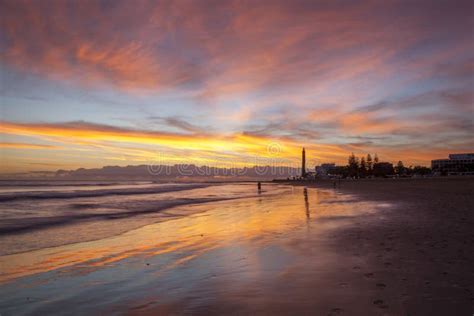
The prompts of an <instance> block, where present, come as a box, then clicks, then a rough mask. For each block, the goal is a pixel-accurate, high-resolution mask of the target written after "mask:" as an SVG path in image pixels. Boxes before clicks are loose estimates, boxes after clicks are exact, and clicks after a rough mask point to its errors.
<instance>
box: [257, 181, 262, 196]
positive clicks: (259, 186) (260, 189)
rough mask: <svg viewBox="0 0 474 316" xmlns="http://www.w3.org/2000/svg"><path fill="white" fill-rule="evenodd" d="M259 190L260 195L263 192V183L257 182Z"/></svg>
mask: <svg viewBox="0 0 474 316" xmlns="http://www.w3.org/2000/svg"><path fill="white" fill-rule="evenodd" d="M257 189H258V193H260V192H262V183H261V182H260V181H258V182H257Z"/></svg>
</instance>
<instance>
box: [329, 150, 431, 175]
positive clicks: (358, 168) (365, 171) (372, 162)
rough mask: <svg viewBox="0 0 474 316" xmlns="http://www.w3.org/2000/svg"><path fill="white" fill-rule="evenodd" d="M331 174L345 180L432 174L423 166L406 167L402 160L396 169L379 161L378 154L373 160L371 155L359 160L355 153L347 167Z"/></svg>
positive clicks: (342, 167) (339, 167)
mask: <svg viewBox="0 0 474 316" xmlns="http://www.w3.org/2000/svg"><path fill="white" fill-rule="evenodd" d="M331 173H332V174H335V175H340V176H342V177H344V178H346V177H351V178H367V177H389V176H394V175H398V176H400V177H403V176H413V175H428V174H431V169H430V168H427V167H423V166H409V167H405V165H404V164H403V162H402V161H401V160H400V161H398V163H397V164H396V165H395V167H394V166H393V164H391V163H389V162H381V161H379V158H378V156H377V154H375V155H374V157H373V158H372V155H371V154H367V156H362V157H360V158H358V157H356V156H355V155H354V153H351V155H350V156H349V158H348V159H347V165H346V166H338V167H335V168H334V170H332V171H331Z"/></svg>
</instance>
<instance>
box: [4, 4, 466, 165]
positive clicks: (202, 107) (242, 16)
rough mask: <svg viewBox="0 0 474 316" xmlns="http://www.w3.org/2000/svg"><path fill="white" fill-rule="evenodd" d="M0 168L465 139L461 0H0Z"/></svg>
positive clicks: (425, 156) (284, 159) (380, 151)
mask: <svg viewBox="0 0 474 316" xmlns="http://www.w3.org/2000/svg"><path fill="white" fill-rule="evenodd" d="M0 26H1V27H0V52H1V53H0V56H1V60H0V72H1V77H0V80H1V84H0V102H1V109H0V159H1V166H0V173H11V172H27V171H36V170H57V169H76V168H79V167H84V168H91V167H102V166H105V165H118V166H126V165H139V164H149V163H163V164H175V163H194V164H197V165H212V166H227V167H229V166H235V167H241V166H252V165H255V164H271V163H277V164H283V165H295V166H298V164H299V159H300V156H301V147H303V146H304V147H305V148H306V155H307V160H308V162H309V165H310V166H313V165H317V164H320V163H325V162H336V163H338V164H345V163H346V161H347V157H348V156H349V155H350V153H351V152H354V154H356V155H357V156H362V155H367V153H371V154H372V155H374V154H375V153H377V155H378V156H379V158H380V160H384V161H391V162H397V161H398V160H403V161H404V163H405V165H429V164H430V161H431V159H436V158H445V157H447V155H448V154H449V153H459V152H473V151H474V138H473V137H472V136H473V135H474V92H473V91H474V2H472V1H434V0H429V1H416V0H415V1H390V0H388V1H337V0H334V1H316V0H313V1H299V0H295V1H286V0H282V1H278V0H272V1H265V0H263V1H231V0H226V1H205V0H202V1H191V0H175V1H145V0H137V1H127V0H126V1H120V0H114V1H94V0H85V1H72V0H62V1H54V0H46V1H33V0H32V1H21V0H20V1H18V0H15V1H13V0H0Z"/></svg>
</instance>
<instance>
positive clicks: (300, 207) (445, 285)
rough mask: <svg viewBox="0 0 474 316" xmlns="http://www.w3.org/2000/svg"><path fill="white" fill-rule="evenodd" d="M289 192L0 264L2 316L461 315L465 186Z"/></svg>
mask: <svg viewBox="0 0 474 316" xmlns="http://www.w3.org/2000/svg"><path fill="white" fill-rule="evenodd" d="M402 181H404V182H402ZM292 185H294V187H291V186H288V187H287V189H285V190H284V192H281V193H280V194H278V195H274V196H272V195H268V196H267V195H264V196H261V197H256V198H245V199H239V200H233V201H222V202H216V203H208V204H202V205H191V206H186V207H178V208H175V209H171V210H170V211H172V212H174V213H180V212H181V213H182V214H183V216H182V217H180V218H177V219H173V220H170V221H166V222H160V223H156V224H152V225H148V226H145V227H142V228H139V229H136V230H132V231H129V232H127V233H124V234H121V235H118V236H115V237H110V238H105V239H101V240H95V241H90V242H84V243H77V244H72V245H64V246H61V247H53V248H47V249H42V250H35V251H31V252H27V253H21V254H15V255H11V256H3V257H0V266H1V267H2V273H1V275H0V276H1V277H2V280H3V283H2V284H0V292H1V293H2V295H1V296H0V313H1V314H2V315H23V314H42V315H43V314H71V313H72V314H101V313H102V314H128V315H182V314H193V315H213V314H226V315H228V314H231V315H243V314H244V315H245V314H265V315H274V314H298V315H305V314H308V315H309V314H311V315H471V314H472V312H473V310H472V306H473V302H474V301H473V298H474V296H473V282H472V281H473V273H474V272H473V269H472V267H471V266H470V264H469V263H470V262H471V261H472V259H473V258H472V257H473V253H474V251H472V250H473V242H474V237H473V232H472V224H473V215H472V210H473V209H474V208H473V206H474V205H473V194H472V192H473V180H472V179H428V180H425V179H420V180H374V181H357V182H342V183H341V188H336V189H334V188H332V182H324V181H323V182H320V183H318V184H310V185H308V184H307V183H306V184H297V183H292ZM299 185H308V186H309V187H308V188H306V189H305V188H304V187H303V186H299ZM311 186H316V188H312V187H311ZM263 189H264V190H267V191H270V190H272V189H273V187H272V186H271V185H269V184H264V185H263ZM186 214H192V215H186Z"/></svg>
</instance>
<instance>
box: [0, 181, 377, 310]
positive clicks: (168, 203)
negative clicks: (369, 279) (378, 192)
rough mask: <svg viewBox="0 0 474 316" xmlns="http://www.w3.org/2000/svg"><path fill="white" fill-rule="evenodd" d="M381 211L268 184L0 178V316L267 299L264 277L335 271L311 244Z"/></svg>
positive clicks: (344, 197) (331, 193)
mask: <svg viewBox="0 0 474 316" xmlns="http://www.w3.org/2000/svg"><path fill="white" fill-rule="evenodd" d="M384 207H386V206H384V205H382V204H380V203H377V204H376V203H372V202H370V201H364V200H359V199H357V198H356V197H354V196H352V195H348V194H342V193H340V192H337V191H336V190H332V189H330V190H327V189H326V190H324V189H316V188H303V187H293V186H289V185H283V184H272V183H264V184H263V186H262V191H261V192H258V191H257V185H256V183H253V182H246V183H151V182H115V183H110V182H53V181H51V182H44V181H43V182H39V181H17V182H8V183H2V185H1V188H0V214H1V217H0V218H1V219H0V251H1V253H0V267H1V271H0V291H1V292H2V296H1V297H0V313H2V315H3V314H5V315H51V314H68V313H67V311H68V309H67V307H70V306H74V312H75V313H76V314H101V313H106V314H123V313H128V312H131V313H132V314H133V311H134V309H135V308H138V311H139V312H138V314H141V313H140V311H141V307H140V306H147V308H148V307H150V308H151V310H153V311H156V310H158V312H157V313H158V314H167V312H166V308H167V306H168V305H167V304H174V303H173V302H180V303H177V304H178V305H176V306H175V307H174V308H176V311H179V312H180V313H181V312H183V310H182V309H181V307H183V308H184V306H186V307H185V309H186V310H184V312H185V313H187V312H189V313H194V312H196V311H198V313H199V311H200V309H201V308H203V306H206V304H208V303H209V301H208V300H210V299H213V300H216V299H219V298H221V299H225V300H226V301H229V300H240V301H246V300H247V299H251V298H249V297H247V296H248V295H254V294H255V295H257V294H258V293H270V292H269V291H271V292H272V293H273V291H274V290H276V289H277V288H278V287H275V286H274V285H273V283H272V282H273V281H272V280H276V279H275V278H276V276H279V277H278V278H277V279H279V280H280V279H281V278H280V277H283V278H285V273H289V271H299V272H298V275H297V276H296V277H295V278H294V280H293V281H294V282H295V283H294V284H304V282H305V280H306V276H305V275H306V274H307V273H314V269H320V271H324V269H327V268H328V267H332V266H335V265H337V264H340V263H341V259H340V258H338V257H335V256H336V255H337V253H334V252H331V251H328V250H327V246H321V242H320V240H321V238H323V237H324V236H326V237H324V238H327V236H328V234H327V233H328V232H330V231H336V230H340V229H343V227H345V225H350V223H351V222H352V220H353V218H355V217H356V216H358V217H360V216H365V215H368V214H369V215H370V214H376V212H378V211H379V210H380V209H381V208H384ZM348 246H349V245H348ZM295 269H296V270H295ZM285 283H286V282H284V281H283V283H282V284H285ZM278 286H281V284H280V285H278ZM247 288H251V289H252V291H254V292H255V291H256V292H255V293H254V292H252V293H253V294H252V293H251V292H248V291H247V290H245V289H247ZM284 292H285V293H286V294H285V295H287V298H288V299H298V296H297V294H296V293H294V295H293V294H291V292H288V289H285V291H284ZM282 293H283V292H282ZM295 295H296V296H295ZM252 297H253V296H252ZM183 304H186V305H183ZM162 308H164V309H165V310H163V311H162V310H161V309H162Z"/></svg>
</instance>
